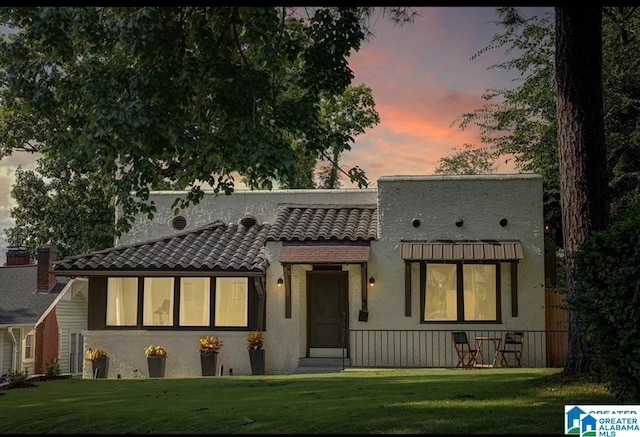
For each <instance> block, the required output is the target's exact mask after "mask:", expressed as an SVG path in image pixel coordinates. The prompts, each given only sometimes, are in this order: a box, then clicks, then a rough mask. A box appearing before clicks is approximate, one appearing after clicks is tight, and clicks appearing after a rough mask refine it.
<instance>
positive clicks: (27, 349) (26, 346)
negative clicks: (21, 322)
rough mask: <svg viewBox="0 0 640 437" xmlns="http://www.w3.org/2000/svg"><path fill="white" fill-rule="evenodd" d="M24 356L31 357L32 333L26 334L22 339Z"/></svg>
mask: <svg viewBox="0 0 640 437" xmlns="http://www.w3.org/2000/svg"><path fill="white" fill-rule="evenodd" d="M24 357H25V359H31V358H33V334H28V335H27V336H26V337H25V339H24Z"/></svg>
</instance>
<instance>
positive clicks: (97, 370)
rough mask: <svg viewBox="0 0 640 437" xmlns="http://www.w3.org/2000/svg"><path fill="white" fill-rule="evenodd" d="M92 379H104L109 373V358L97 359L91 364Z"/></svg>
mask: <svg viewBox="0 0 640 437" xmlns="http://www.w3.org/2000/svg"><path fill="white" fill-rule="evenodd" d="M91 367H92V370H93V378H94V379H96V378H106V377H107V373H108V372H109V357H102V358H98V359H97V360H94V361H92V362H91Z"/></svg>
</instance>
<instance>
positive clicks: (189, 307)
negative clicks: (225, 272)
mask: <svg viewBox="0 0 640 437" xmlns="http://www.w3.org/2000/svg"><path fill="white" fill-rule="evenodd" d="M210 287H211V280H210V279H209V278H180V326H209V315H210V312H209V308H210V299H211V293H210Z"/></svg>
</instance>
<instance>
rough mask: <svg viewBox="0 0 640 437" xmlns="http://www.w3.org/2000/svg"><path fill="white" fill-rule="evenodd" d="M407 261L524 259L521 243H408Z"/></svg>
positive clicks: (403, 246)
mask: <svg viewBox="0 0 640 437" xmlns="http://www.w3.org/2000/svg"><path fill="white" fill-rule="evenodd" d="M401 253H402V259H404V260H406V261H516V260H519V259H522V258H524V251H523V249H522V242H521V241H495V240H490V241H488V240H482V241H406V242H402V243H401Z"/></svg>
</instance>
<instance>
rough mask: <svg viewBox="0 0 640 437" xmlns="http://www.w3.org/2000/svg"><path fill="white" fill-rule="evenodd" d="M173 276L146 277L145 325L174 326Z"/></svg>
mask: <svg viewBox="0 0 640 437" xmlns="http://www.w3.org/2000/svg"><path fill="white" fill-rule="evenodd" d="M173 284H174V279H173V278H144V295H143V296H144V312H143V317H142V320H143V324H144V325H145V326H173Z"/></svg>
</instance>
